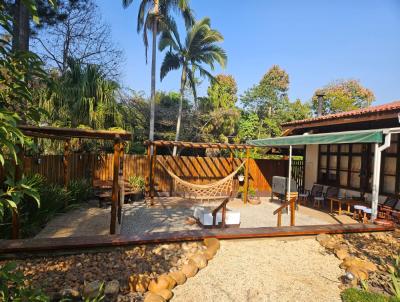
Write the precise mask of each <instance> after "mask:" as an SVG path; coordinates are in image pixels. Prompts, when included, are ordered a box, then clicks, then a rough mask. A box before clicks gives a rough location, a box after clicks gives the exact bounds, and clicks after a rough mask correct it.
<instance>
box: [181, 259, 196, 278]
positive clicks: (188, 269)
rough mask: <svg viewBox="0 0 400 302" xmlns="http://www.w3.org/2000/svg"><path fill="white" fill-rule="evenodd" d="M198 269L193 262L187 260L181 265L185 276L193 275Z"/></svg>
mask: <svg viewBox="0 0 400 302" xmlns="http://www.w3.org/2000/svg"><path fill="white" fill-rule="evenodd" d="M198 270H199V269H198V267H197V266H196V264H194V263H193V262H189V263H188V264H185V265H184V266H183V267H182V273H184V274H185V276H186V277H187V278H191V277H194V276H195V275H196V274H197V271H198Z"/></svg>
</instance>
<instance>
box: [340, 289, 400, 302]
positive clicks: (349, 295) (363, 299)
mask: <svg viewBox="0 0 400 302" xmlns="http://www.w3.org/2000/svg"><path fill="white" fill-rule="evenodd" d="M341 296H342V300H343V302H400V300H399V299H397V298H396V297H388V296H385V295H382V294H378V293H371V292H367V291H365V290H360V289H356V288H348V289H346V290H344V291H343V292H342V294H341Z"/></svg>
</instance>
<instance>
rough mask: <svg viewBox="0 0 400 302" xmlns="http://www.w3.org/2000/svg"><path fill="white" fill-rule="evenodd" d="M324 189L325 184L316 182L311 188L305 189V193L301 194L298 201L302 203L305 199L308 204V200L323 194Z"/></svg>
mask: <svg viewBox="0 0 400 302" xmlns="http://www.w3.org/2000/svg"><path fill="white" fill-rule="evenodd" d="M323 189H324V186H322V185H319V184H314V185H313V186H312V188H311V190H305V191H304V192H303V193H300V194H299V198H298V202H299V203H300V204H301V203H302V202H303V201H304V202H305V203H306V204H307V202H308V201H312V200H313V199H314V197H319V196H321V195H322V191H323Z"/></svg>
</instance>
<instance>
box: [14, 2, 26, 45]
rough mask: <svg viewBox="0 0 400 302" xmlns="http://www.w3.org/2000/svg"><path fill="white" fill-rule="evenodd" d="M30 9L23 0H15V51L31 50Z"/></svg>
mask: <svg viewBox="0 0 400 302" xmlns="http://www.w3.org/2000/svg"><path fill="white" fill-rule="evenodd" d="M29 33H30V28H29V11H28V9H27V8H26V7H25V5H24V4H23V3H22V1H21V0H15V4H14V20H13V41H12V48H13V50H14V51H17V50H19V51H29Z"/></svg>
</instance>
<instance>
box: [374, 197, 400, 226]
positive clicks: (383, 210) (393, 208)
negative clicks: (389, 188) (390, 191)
mask: <svg viewBox="0 0 400 302" xmlns="http://www.w3.org/2000/svg"><path fill="white" fill-rule="evenodd" d="M399 211H400V202H399V198H398V196H395V195H391V196H388V197H387V198H386V200H385V202H384V203H383V204H381V205H378V218H380V219H386V220H393V219H394V218H397V216H398V215H394V214H396V212H399Z"/></svg>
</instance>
